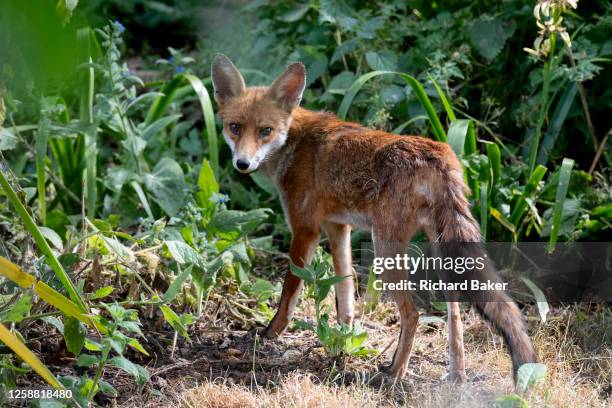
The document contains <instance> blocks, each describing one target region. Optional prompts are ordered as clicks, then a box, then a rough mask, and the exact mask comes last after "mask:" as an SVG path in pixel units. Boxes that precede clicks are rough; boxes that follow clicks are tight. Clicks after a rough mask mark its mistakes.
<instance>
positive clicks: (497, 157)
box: [485, 142, 501, 191]
mask: <svg viewBox="0 0 612 408" xmlns="http://www.w3.org/2000/svg"><path fill="white" fill-rule="evenodd" d="M485 147H486V149H487V157H488V158H489V166H490V167H491V173H492V175H493V179H492V180H491V188H490V189H491V191H495V190H494V189H495V186H496V185H497V181H498V180H499V177H500V176H501V152H500V150H499V146H497V144H496V143H494V142H486V144H485Z"/></svg>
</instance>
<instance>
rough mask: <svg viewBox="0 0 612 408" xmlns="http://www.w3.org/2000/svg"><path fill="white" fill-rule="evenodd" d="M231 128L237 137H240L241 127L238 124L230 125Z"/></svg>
mask: <svg viewBox="0 0 612 408" xmlns="http://www.w3.org/2000/svg"><path fill="white" fill-rule="evenodd" d="M229 128H230V130H231V131H232V133H233V134H235V135H236V136H238V135H240V125H239V124H238V123H230V125H229Z"/></svg>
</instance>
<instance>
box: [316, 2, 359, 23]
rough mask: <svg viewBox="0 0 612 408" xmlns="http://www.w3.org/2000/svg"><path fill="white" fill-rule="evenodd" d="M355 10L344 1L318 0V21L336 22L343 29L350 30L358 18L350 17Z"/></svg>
mask: <svg viewBox="0 0 612 408" xmlns="http://www.w3.org/2000/svg"><path fill="white" fill-rule="evenodd" d="M353 15H355V11H354V10H353V9H351V8H350V7H349V6H348V5H347V4H346V3H345V2H343V1H338V0H320V1H319V22H320V23H332V24H338V25H339V26H341V27H342V28H344V29H345V30H350V29H352V28H353V27H355V25H357V23H358V22H359V20H357V19H356V18H354V17H352V16H353Z"/></svg>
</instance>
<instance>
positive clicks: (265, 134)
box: [259, 127, 272, 137]
mask: <svg viewBox="0 0 612 408" xmlns="http://www.w3.org/2000/svg"><path fill="white" fill-rule="evenodd" d="M270 133H272V128H271V127H265V128H263V129H261V131H260V132H259V136H261V137H268V136H270Z"/></svg>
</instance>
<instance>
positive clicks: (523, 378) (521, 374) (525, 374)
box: [516, 363, 546, 394]
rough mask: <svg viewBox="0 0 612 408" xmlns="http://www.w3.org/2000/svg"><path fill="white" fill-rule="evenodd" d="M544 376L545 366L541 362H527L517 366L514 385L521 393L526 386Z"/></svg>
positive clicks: (525, 389)
mask: <svg viewBox="0 0 612 408" xmlns="http://www.w3.org/2000/svg"><path fill="white" fill-rule="evenodd" d="M545 378H546V366H545V365H544V364H541V363H527V364H523V365H522V366H520V367H519V369H518V373H517V375H516V386H517V387H518V389H519V390H520V392H521V394H522V393H524V392H525V391H527V388H529V387H530V386H532V385H533V384H535V383H536V382H538V381H541V380H543V379H545Z"/></svg>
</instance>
